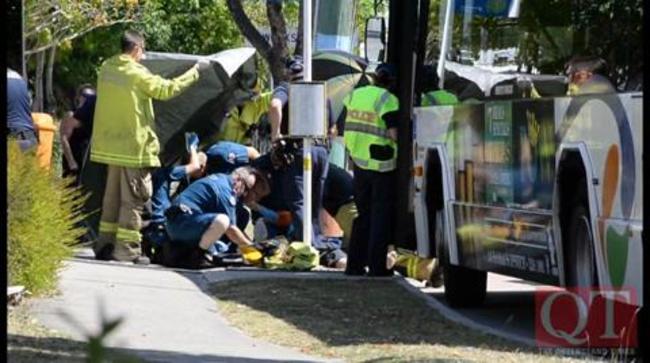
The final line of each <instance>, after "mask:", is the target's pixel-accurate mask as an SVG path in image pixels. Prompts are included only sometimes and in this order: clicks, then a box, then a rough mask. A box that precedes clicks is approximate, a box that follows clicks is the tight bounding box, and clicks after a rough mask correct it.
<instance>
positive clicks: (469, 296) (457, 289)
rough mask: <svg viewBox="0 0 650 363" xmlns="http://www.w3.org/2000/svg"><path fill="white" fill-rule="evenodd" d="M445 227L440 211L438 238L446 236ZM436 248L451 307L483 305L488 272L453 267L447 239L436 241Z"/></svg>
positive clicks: (437, 214)
mask: <svg viewBox="0 0 650 363" xmlns="http://www.w3.org/2000/svg"><path fill="white" fill-rule="evenodd" d="M444 225H445V219H444V213H443V212H442V210H440V211H439V212H438V213H436V237H437V236H444ZM436 248H437V252H438V257H439V258H440V265H441V266H442V277H443V281H444V286H445V299H447V302H448V303H449V305H450V306H452V307H459V308H460V307H476V306H480V305H482V304H483V301H484V300H485V295H486V291H487V272H485V271H479V270H474V269H470V268H467V267H463V266H454V265H452V264H451V263H450V262H449V249H448V242H447V239H446V238H441V239H440V240H439V242H438V241H436Z"/></svg>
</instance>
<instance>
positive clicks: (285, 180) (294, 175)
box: [253, 146, 329, 249]
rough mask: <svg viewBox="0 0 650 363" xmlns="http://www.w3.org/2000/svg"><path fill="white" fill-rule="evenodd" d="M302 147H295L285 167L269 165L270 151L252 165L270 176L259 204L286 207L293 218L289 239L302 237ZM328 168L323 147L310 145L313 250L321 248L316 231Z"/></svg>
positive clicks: (326, 156)
mask: <svg viewBox="0 0 650 363" xmlns="http://www.w3.org/2000/svg"><path fill="white" fill-rule="evenodd" d="M302 163H303V158H302V150H297V151H296V154H295V159H294V162H293V164H291V165H290V166H289V167H288V168H287V169H285V170H275V169H273V167H272V163H271V160H270V154H265V155H263V156H261V157H260V158H258V159H256V160H255V161H254V162H253V166H255V167H257V168H259V169H261V170H263V171H265V172H267V173H269V174H270V175H271V180H270V182H271V193H270V194H269V195H268V196H266V197H265V198H264V199H262V200H261V201H260V204H261V205H263V206H265V207H267V208H270V209H272V210H275V211H279V210H288V211H290V212H291V213H292V215H293V217H294V223H295V224H294V227H295V229H294V231H295V233H294V234H293V236H287V237H288V238H289V239H293V240H302V220H303V216H302V206H303V189H302V180H303V179H302V178H303V171H302ZM328 170H329V158H328V155H327V150H326V149H325V148H324V147H323V146H314V147H312V212H311V215H312V232H313V234H312V244H313V246H314V247H315V248H317V249H325V248H326V246H325V245H324V241H323V238H322V235H321V233H320V219H319V212H320V208H321V204H322V198H323V189H324V188H323V187H324V184H325V179H326V178H327V174H328Z"/></svg>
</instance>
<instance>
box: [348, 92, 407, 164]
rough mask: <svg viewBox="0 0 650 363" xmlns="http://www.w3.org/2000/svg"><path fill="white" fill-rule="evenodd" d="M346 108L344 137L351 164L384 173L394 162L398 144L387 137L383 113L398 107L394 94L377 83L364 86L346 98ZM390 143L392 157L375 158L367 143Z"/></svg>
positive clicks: (388, 144) (381, 144) (370, 144)
mask: <svg viewBox="0 0 650 363" xmlns="http://www.w3.org/2000/svg"><path fill="white" fill-rule="evenodd" d="M343 104H344V105H345V107H346V108H347V117H346V118H345V131H344V133H343V139H344V140H345V146H346V148H347V149H348V152H349V153H350V158H351V159H352V161H353V162H354V164H355V165H356V166H357V167H359V168H361V169H366V170H373V171H379V172H387V171H391V170H394V169H395V167H396V164H397V143H396V142H395V141H394V140H393V139H391V138H390V137H389V136H388V128H387V127H386V122H384V119H383V118H382V116H384V115H385V114H387V113H388V112H392V111H396V110H397V109H398V108H399V101H398V100H397V97H395V96H394V95H393V94H391V93H390V92H389V91H387V90H385V89H383V88H379V87H376V86H365V87H361V88H358V89H356V90H354V92H352V93H351V94H349V95H348V96H346V97H345V99H344V100H343ZM372 145H378V146H391V147H392V148H393V150H394V152H393V157H392V158H390V159H389V160H376V159H373V158H372V157H371V156H370V146H372Z"/></svg>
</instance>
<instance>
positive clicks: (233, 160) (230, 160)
mask: <svg viewBox="0 0 650 363" xmlns="http://www.w3.org/2000/svg"><path fill="white" fill-rule="evenodd" d="M205 154H206V155H207V157H208V163H207V167H206V170H207V173H208V174H217V173H225V174H228V173H230V172H232V171H233V170H235V169H236V168H238V167H240V166H244V165H248V162H249V160H248V149H246V146H244V145H242V144H238V143H236V142H230V141H220V142H218V143H216V144H214V145H212V146H210V147H209V148H208V149H207V150H206V151H205Z"/></svg>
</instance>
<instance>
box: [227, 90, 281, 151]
mask: <svg viewBox="0 0 650 363" xmlns="http://www.w3.org/2000/svg"><path fill="white" fill-rule="evenodd" d="M272 95H273V92H265V93H262V94H260V95H259V96H258V97H255V98H253V99H252V100H250V101H247V102H245V103H244V104H243V105H242V107H241V108H239V107H233V108H232V109H231V110H230V112H228V117H227V118H226V119H225V120H224V124H223V127H222V130H221V132H220V133H219V135H218V137H217V139H218V140H225V141H234V142H237V143H240V144H250V142H251V139H250V136H247V135H246V133H247V132H248V129H250V127H251V126H252V125H254V124H256V123H258V122H259V121H260V118H261V117H262V115H264V114H265V113H267V112H268V111H269V105H270V104H271V96H272Z"/></svg>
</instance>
